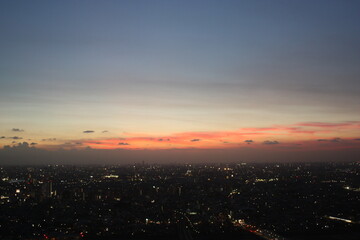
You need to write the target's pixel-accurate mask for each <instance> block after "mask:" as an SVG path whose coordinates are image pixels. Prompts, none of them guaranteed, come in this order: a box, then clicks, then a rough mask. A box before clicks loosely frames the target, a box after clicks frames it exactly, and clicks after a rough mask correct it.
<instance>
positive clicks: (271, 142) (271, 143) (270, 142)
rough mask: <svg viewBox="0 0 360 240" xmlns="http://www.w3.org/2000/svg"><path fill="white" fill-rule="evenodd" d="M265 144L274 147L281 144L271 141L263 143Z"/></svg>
mask: <svg viewBox="0 0 360 240" xmlns="http://www.w3.org/2000/svg"><path fill="white" fill-rule="evenodd" d="M263 144H266V145H274V144H279V142H278V141H270V140H266V141H264V142H263Z"/></svg>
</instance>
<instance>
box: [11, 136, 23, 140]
mask: <svg viewBox="0 0 360 240" xmlns="http://www.w3.org/2000/svg"><path fill="white" fill-rule="evenodd" d="M10 139H14V140H19V139H22V137H17V136H15V137H10Z"/></svg>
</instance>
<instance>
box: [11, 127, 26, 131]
mask: <svg viewBox="0 0 360 240" xmlns="http://www.w3.org/2000/svg"><path fill="white" fill-rule="evenodd" d="M11 131H13V132H24V129H20V128H13V129H11Z"/></svg>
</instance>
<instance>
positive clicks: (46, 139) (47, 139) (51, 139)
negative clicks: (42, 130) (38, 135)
mask: <svg viewBox="0 0 360 240" xmlns="http://www.w3.org/2000/svg"><path fill="white" fill-rule="evenodd" d="M41 141H44V142H45V141H49V142H51V141H56V138H44V139H41Z"/></svg>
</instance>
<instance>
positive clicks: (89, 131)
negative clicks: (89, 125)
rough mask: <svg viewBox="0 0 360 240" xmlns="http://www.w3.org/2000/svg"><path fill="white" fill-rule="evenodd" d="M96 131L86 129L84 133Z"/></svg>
mask: <svg viewBox="0 0 360 240" xmlns="http://www.w3.org/2000/svg"><path fill="white" fill-rule="evenodd" d="M94 132H95V131H93V130H85V131H83V133H94Z"/></svg>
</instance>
